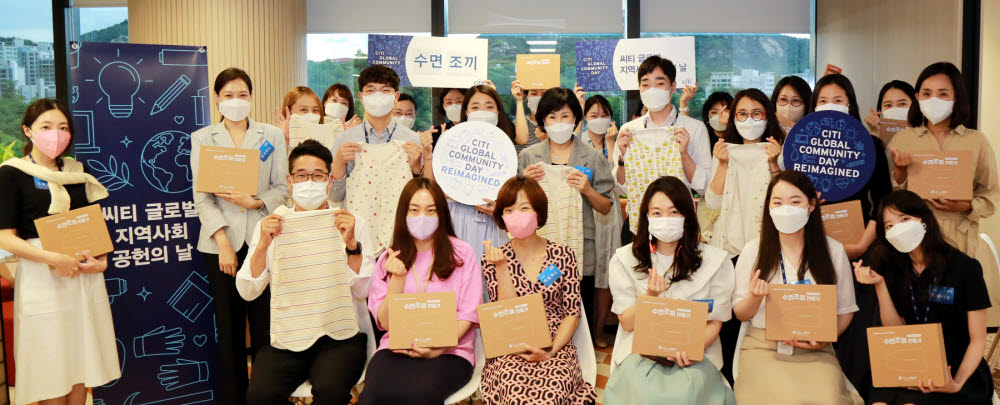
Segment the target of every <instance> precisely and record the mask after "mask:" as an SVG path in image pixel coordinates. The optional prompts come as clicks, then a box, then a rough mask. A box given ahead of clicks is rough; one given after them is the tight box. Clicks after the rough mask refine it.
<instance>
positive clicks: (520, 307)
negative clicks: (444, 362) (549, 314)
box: [476, 293, 552, 359]
mask: <svg viewBox="0 0 1000 405" xmlns="http://www.w3.org/2000/svg"><path fill="white" fill-rule="evenodd" d="M476 312H477V313H478V314H479V328H480V329H481V330H482V334H483V349H484V350H485V352H486V357H487V358H490V359H492V358H494V357H499V356H504V355H508V354H511V353H520V352H523V351H524V345H529V346H531V347H534V348H536V349H545V348H547V347H550V346H552V335H551V334H550V333H549V322H548V320H547V319H546V318H545V304H544V302H543V301H542V294H541V293H537V294H530V295H525V296H521V297H517V298H511V299H506V300H502V301H496V302H490V303H487V304H482V305H480V306H479V307H477V308H476Z"/></svg>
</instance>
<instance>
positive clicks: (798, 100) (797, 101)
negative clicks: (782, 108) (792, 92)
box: [777, 97, 802, 107]
mask: <svg viewBox="0 0 1000 405" xmlns="http://www.w3.org/2000/svg"><path fill="white" fill-rule="evenodd" d="M788 103H792V107H802V99H801V98H793V99H791V100H789V99H787V98H784V97H782V98H779V99H778V103H777V104H778V105H788Z"/></svg>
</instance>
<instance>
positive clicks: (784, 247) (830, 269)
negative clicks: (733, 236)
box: [732, 170, 861, 405]
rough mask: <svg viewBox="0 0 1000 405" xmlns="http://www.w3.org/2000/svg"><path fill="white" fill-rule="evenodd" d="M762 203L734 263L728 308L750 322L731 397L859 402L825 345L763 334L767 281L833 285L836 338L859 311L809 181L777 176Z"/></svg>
mask: <svg viewBox="0 0 1000 405" xmlns="http://www.w3.org/2000/svg"><path fill="white" fill-rule="evenodd" d="M765 201H766V202H767V209H766V211H765V215H764V216H763V217H764V218H763V220H762V224H761V236H760V239H759V240H752V241H750V242H748V243H747V244H746V247H745V248H743V251H742V252H741V253H740V258H739V261H737V262H736V290H735V291H734V292H733V300H732V301H733V313H734V314H735V315H736V317H737V318H739V320H741V321H744V322H746V321H750V324H749V325H746V329H747V334H746V336H745V339H744V341H743V345H742V347H741V348H740V349H739V350H740V351H739V355H738V356H739V357H738V359H739V360H738V361H736V362H735V365H734V368H735V370H734V371H735V372H736V373H734V374H737V375H736V385H735V386H734V389H735V391H736V399H737V400H738V401H739V403H740V405H743V404H748V405H754V404H792V403H796V404H798V403H804V402H809V403H812V404H831V405H832V404H841V405H842V404H851V403H855V404H860V403H861V397H860V396H858V394H857V393H856V392H850V391H849V389H848V387H847V384H845V381H846V380H845V379H844V372H843V371H842V370H841V368H840V364H839V363H838V362H837V356H836V355H835V354H834V351H833V347H831V346H830V344H829V343H826V342H816V341H809V342H804V341H799V340H784V341H781V342H778V341H773V340H767V339H766V338H765V332H764V331H765V328H766V326H767V320H766V318H765V313H766V311H765V308H764V304H765V302H764V301H765V297H767V294H768V290H769V286H770V284H827V285H829V284H832V285H836V287H837V314H838V315H837V325H836V327H837V334H838V335H839V334H841V333H843V332H844V330H845V329H846V328H847V326H848V325H849V324H850V323H851V319H852V318H853V317H854V312H856V311H857V310H858V306H857V305H856V304H855V301H854V279H853V278H852V273H851V272H852V270H851V263H850V261H848V259H847V253H846V252H845V251H844V246H843V245H841V244H840V243H839V242H837V241H835V240H833V239H831V238H828V237H827V236H826V233H825V232H824V230H823V220H822V217H821V215H820V211H819V204H818V201H817V197H816V190H815V189H814V188H813V185H812V182H811V181H810V180H809V178H808V177H806V175H805V174H802V173H800V172H796V171H790V170H787V171H782V172H780V173H778V175H777V176H775V177H774V179H773V180H771V184H770V185H769V186H768V189H767V194H766V197H765Z"/></svg>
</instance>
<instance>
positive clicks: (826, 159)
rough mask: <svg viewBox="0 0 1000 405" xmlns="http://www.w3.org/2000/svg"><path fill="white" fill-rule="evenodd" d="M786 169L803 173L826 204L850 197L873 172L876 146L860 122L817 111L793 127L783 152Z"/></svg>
mask: <svg viewBox="0 0 1000 405" xmlns="http://www.w3.org/2000/svg"><path fill="white" fill-rule="evenodd" d="M782 154H783V157H784V161H785V169H788V170H795V171H799V172H802V173H804V174H805V175H806V176H809V179H810V180H812V183H813V186H815V187H816V191H819V192H821V193H823V197H822V198H823V199H825V200H827V202H837V201H841V200H844V199H847V198H849V197H851V196H853V195H854V194H855V193H857V192H858V191H861V189H862V188H864V186H865V184H867V183H868V179H869V178H871V176H872V172H874V171H875V158H876V156H875V142H874V141H873V140H872V136H871V135H870V134H869V133H868V130H867V129H865V126H864V125H862V124H861V122H860V121H858V120H856V119H854V117H851V116H850V115H847V114H844V113H842V112H837V111H817V112H814V113H812V114H809V115H807V116H805V117H803V118H802V119H801V120H799V122H797V123H795V126H794V127H792V129H791V131H788V136H787V137H785V145H784V147H783V149H782Z"/></svg>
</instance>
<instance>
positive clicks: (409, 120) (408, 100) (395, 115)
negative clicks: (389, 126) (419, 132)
mask: <svg viewBox="0 0 1000 405" xmlns="http://www.w3.org/2000/svg"><path fill="white" fill-rule="evenodd" d="M392 120H393V121H395V122H396V123H397V124H399V125H402V126H403V127H405V128H408V129H413V124H414V123H416V122H417V104H416V102H415V101H414V100H413V96H411V95H409V94H406V93H399V100H396V106H395V107H393V109H392Z"/></svg>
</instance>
